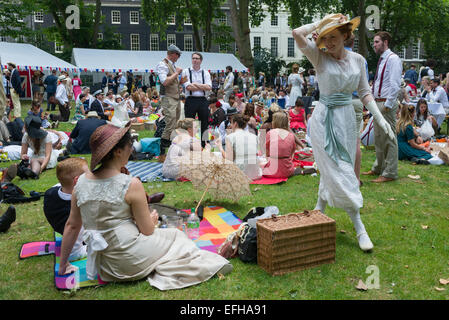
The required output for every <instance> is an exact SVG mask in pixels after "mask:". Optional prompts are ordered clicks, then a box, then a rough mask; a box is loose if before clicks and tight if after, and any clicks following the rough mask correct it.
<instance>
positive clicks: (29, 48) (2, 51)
mask: <svg viewBox="0 0 449 320" xmlns="http://www.w3.org/2000/svg"><path fill="white" fill-rule="evenodd" d="M0 61H1V64H2V67H3V68H7V63H8V62H13V63H15V64H16V66H17V68H18V69H19V70H29V69H30V70H41V71H45V70H52V69H57V70H59V71H62V70H65V71H74V70H76V69H77V68H76V66H74V65H73V64H70V63H68V62H65V61H64V60H62V59H59V58H57V57H55V56H53V55H51V54H49V53H47V52H45V51H43V50H41V49H39V48H37V47H35V46H33V45H31V44H27V43H11V42H0Z"/></svg>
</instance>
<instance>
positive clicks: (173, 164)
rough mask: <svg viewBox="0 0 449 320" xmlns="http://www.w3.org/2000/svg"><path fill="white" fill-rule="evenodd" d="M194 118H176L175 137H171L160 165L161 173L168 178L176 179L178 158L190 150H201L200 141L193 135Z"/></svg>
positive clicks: (178, 164)
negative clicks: (170, 142) (162, 162)
mask: <svg viewBox="0 0 449 320" xmlns="http://www.w3.org/2000/svg"><path fill="white" fill-rule="evenodd" d="M195 132H196V130H195V120H193V119H192V118H186V119H183V120H178V123H177V125H176V137H175V138H174V139H173V141H172V144H171V145H170V148H168V152H167V156H166V158H165V161H164V164H163V166H162V175H163V176H164V177H165V178H168V179H177V178H179V177H178V174H179V167H180V163H179V158H180V157H182V156H185V155H187V154H188V153H189V152H191V151H201V141H200V140H198V139H197V138H195V137H194V135H195Z"/></svg>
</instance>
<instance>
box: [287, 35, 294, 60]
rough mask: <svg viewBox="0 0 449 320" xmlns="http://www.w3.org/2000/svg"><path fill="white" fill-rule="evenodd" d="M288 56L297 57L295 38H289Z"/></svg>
mask: <svg viewBox="0 0 449 320" xmlns="http://www.w3.org/2000/svg"><path fill="white" fill-rule="evenodd" d="M287 57H289V58H294V57H295V39H293V38H288V43H287Z"/></svg>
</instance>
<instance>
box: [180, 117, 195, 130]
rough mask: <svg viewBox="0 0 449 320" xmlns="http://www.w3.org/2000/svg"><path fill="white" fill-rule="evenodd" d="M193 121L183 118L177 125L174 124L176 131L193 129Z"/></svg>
mask: <svg viewBox="0 0 449 320" xmlns="http://www.w3.org/2000/svg"><path fill="white" fill-rule="evenodd" d="M194 121H195V120H194V119H193V118H185V119H182V120H178V123H177V124H176V129H184V130H187V129H193V122H194Z"/></svg>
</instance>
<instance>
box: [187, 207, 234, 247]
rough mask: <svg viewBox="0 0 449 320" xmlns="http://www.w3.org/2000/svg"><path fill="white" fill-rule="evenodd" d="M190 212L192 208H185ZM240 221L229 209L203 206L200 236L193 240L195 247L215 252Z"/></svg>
mask: <svg viewBox="0 0 449 320" xmlns="http://www.w3.org/2000/svg"><path fill="white" fill-rule="evenodd" d="M185 211H187V212H189V213H190V212H192V211H194V209H192V210H185ZM241 224H242V221H241V220H240V219H239V218H238V217H237V216H236V215H235V214H234V213H232V212H231V211H229V210H226V209H225V208H223V207H205V208H204V211H203V220H201V222H200V236H199V238H198V239H196V240H194V242H195V243H196V245H197V247H198V248H200V249H203V250H208V251H211V252H214V253H217V251H218V248H219V247H220V245H221V244H222V243H223V242H224V241H225V240H226V238H227V236H228V235H229V234H231V233H233V232H234V231H236V230H237V229H238V228H239V227H240V225H241Z"/></svg>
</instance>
